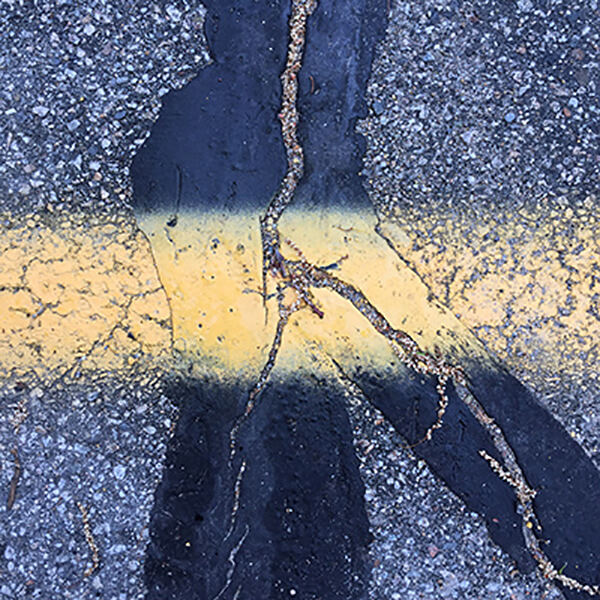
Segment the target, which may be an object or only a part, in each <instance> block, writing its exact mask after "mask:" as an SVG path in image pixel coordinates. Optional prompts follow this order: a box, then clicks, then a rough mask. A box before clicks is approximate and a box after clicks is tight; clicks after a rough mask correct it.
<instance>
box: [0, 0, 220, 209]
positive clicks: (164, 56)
mask: <svg viewBox="0 0 600 600" xmlns="http://www.w3.org/2000/svg"><path fill="white" fill-rule="evenodd" d="M204 14H205V10H204V8H203V7H202V6H201V5H199V4H198V3H196V2H191V1H188V0H173V1H171V2H165V1H157V2H142V3H135V2H128V1H127V0H113V1H111V2H106V1H100V0H96V1H93V0H87V1H84V0H78V1H72V0H53V1H51V2H50V1H45V0H41V1H39V0H38V1H36V2H2V3H0V154H1V155H2V157H3V158H2V160H1V161H0V198H1V205H0V210H5V211H11V212H12V213H13V214H15V213H20V212H27V211H30V210H32V209H39V208H42V207H48V206H49V207H51V208H52V209H53V210H57V209H60V208H61V207H62V206H63V205H64V206H65V207H66V208H70V209H72V208H79V209H85V208H90V207H93V208H94V210H95V211H100V210H103V209H106V210H108V209H110V210H114V209H115V207H118V206H119V205H124V204H125V203H126V202H127V200H128V198H129V196H130V186H129V182H128V177H129V164H130V161H131V159H132V157H133V155H134V154H135V152H136V150H137V149H138V148H139V147H140V145H141V144H143V142H144V140H145V139H146V137H147V136H148V134H149V131H150V127H151V125H152V123H153V122H154V121H155V120H156V118H157V117H158V112H159V109H160V98H161V97H162V96H164V95H165V94H166V93H167V92H169V91H170V90H172V89H175V88H179V87H181V86H182V85H184V84H185V83H187V82H188V81H189V80H190V79H191V77H192V76H193V75H194V74H195V73H196V72H197V71H198V69H199V68H200V67H201V66H203V65H205V64H207V62H208V60H209V56H208V52H207V47H206V41H205V39H204V33H203V23H204Z"/></svg>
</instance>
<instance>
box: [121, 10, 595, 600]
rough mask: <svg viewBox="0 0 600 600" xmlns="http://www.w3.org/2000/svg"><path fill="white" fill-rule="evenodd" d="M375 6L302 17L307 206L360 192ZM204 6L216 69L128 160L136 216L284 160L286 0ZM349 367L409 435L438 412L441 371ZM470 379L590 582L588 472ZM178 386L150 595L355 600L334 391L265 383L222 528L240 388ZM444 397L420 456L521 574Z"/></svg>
mask: <svg viewBox="0 0 600 600" xmlns="http://www.w3.org/2000/svg"><path fill="white" fill-rule="evenodd" d="M374 5H375V3H374V2H369V1H365V2H354V3H352V5H350V4H349V3H345V4H344V5H343V6H342V5H341V3H338V2H321V3H320V5H319V7H318V9H317V10H316V12H315V14H314V15H313V16H312V17H311V19H310V20H309V25H308V36H307V49H306V58H305V63H304V67H303V69H302V71H301V74H300V81H301V95H300V101H299V108H300V114H301V121H300V127H299V130H300V133H301V137H302V143H303V145H304V147H305V150H306V162H307V173H306V176H305V178H304V179H303V181H302V182H301V185H300V187H299V189H298V194H297V195H298V201H299V202H301V203H303V204H304V205H307V206H319V207H325V206H355V205H357V204H358V205H363V204H364V202H365V198H366V196H365V193H364V191H363V189H362V185H361V180H360V177H359V175H358V173H359V172H360V168H361V160H360V159H361V153H362V144H361V141H360V138H359V137H358V136H357V135H356V134H355V133H354V123H355V121H356V118H358V117H359V116H360V114H361V110H362V101H361V98H362V97H363V95H364V88H365V84H366V79H367V76H368V70H369V65H370V63H371V58H372V49H373V47H374V45H375V44H376V42H377V40H378V39H379V37H380V36H381V35H382V34H383V27H384V24H385V15H384V14H383V8H377V9H376V8H375V7H374ZM208 10H209V15H208V25H207V34H208V39H209V44H210V47H211V51H212V53H213V60H214V63H213V64H212V65H210V66H209V67H207V68H206V69H204V70H203V71H201V73H200V74H199V76H198V77H197V78H196V79H195V80H194V81H193V82H191V83H190V84H189V85H188V86H187V87H186V88H185V89H183V90H181V91H179V92H176V93H172V94H171V95H170V96H169V97H168V98H167V99H166V101H165V106H164V109H163V112H162V114H161V117H160V118H159V120H158V121H157V123H156V125H155V126H154V128H153V132H152V135H151V137H150V139H149V140H148V141H147V143H146V145H145V146H144V148H143V149H142V150H141V151H140V153H139V154H138V156H137V157H136V160H135V161H134V164H133V167H132V173H133V177H134V194H135V204H136V206H135V208H136V211H137V212H138V214H142V213H145V212H152V211H154V210H161V211H163V212H166V213H170V214H171V215H172V216H173V218H172V219H171V220H170V222H169V225H170V226H176V221H177V219H176V218H175V217H176V216H177V215H178V214H179V212H181V211H183V210H185V209H186V208H190V207H193V208H196V209H197V208H201V209H205V210H211V209H212V210H214V209H217V210H224V211H232V212H235V211H237V210H240V211H241V210H244V211H245V210H249V209H250V210H260V209H261V208H263V207H266V204H267V202H268V200H269V199H270V197H271V196H272V194H273V193H274V192H275V190H276V188H277V185H278V183H279V181H280V180H281V177H282V175H283V173H284V171H285V160H284V153H283V145H282V143H281V140H280V133H279V127H278V123H277V119H276V115H277V111H278V109H279V102H280V99H279V98H280V83H279V74H280V73H281V71H282V70H283V64H284V60H285V47H286V43H287V18H288V16H289V8H288V6H287V3H285V2H279V3H277V2H273V3H270V4H269V5H268V6H261V7H257V6H255V5H249V6H248V7H245V8H241V7H239V6H237V7H236V8H235V9H232V8H230V7H226V6H224V5H223V3H221V4H219V5H215V6H211V5H210V3H209V5H208ZM363 19H364V20H363ZM363 23H366V26H364V27H361V28H360V30H357V29H356V27H357V25H358V24H363ZM348 65H353V66H354V68H348ZM241 202H243V206H241V205H240V203H241ZM341 366H342V368H343V365H341ZM347 375H348V377H350V378H351V379H352V380H353V381H354V382H355V383H356V384H357V385H359V387H361V389H363V391H364V392H365V394H366V396H367V397H368V398H369V399H370V401H371V402H373V404H374V405H376V406H377V407H378V408H379V409H380V410H381V411H382V412H383V413H384V414H385V415H386V416H387V418H388V419H389V420H390V421H391V422H392V424H393V425H394V427H395V428H396V429H397V430H398V431H399V432H401V433H402V434H403V435H404V436H405V437H406V438H407V439H408V440H409V442H411V441H416V440H417V439H419V437H420V436H421V435H422V434H423V432H424V431H426V429H427V427H428V426H429V425H430V424H431V423H432V422H433V421H434V420H435V407H436V404H437V394H436V391H435V385H434V384H433V382H431V381H428V380H426V379H422V378H420V377H418V376H416V375H414V374H412V373H411V372H409V371H407V370H403V369H402V368H399V369H398V372H397V373H396V374H395V375H394V376H393V377H391V376H390V375H389V373H387V374H386V375H385V376H384V375H381V374H377V373H370V372H366V371H357V372H353V373H347ZM468 375H469V378H470V380H471V382H472V386H473V391H474V392H475V394H476V396H477V397H478V398H479V400H480V401H481V403H482V404H483V405H484V407H485V409H486V411H488V413H489V414H491V415H492V416H493V417H494V418H495V419H496V420H497V422H498V424H499V425H500V426H501V427H502V429H503V431H504V433H505V435H506V437H507V439H508V441H509V443H510V444H511V446H512V447H513V448H514V449H515V451H516V454H517V457H518V459H519V462H520V464H521V466H522V467H523V469H524V471H525V473H526V476H527V477H528V478H529V481H530V483H531V484H532V485H533V486H534V487H538V488H539V490H540V491H539V494H538V497H537V498H536V501H535V504H536V509H537V514H538V516H539V517H540V519H541V521H542V523H543V525H544V534H543V535H544V537H545V538H547V539H548V544H546V546H545V547H544V550H545V551H546V552H547V553H548V554H549V556H550V557H551V558H553V559H554V560H555V561H557V563H560V565H562V564H565V563H567V564H568V565H570V566H571V568H572V569H573V570H572V572H571V574H572V575H573V576H576V577H577V578H578V579H580V580H582V581H590V582H597V581H598V580H599V579H600V569H599V565H598V556H600V552H599V550H600V531H599V527H600V518H599V517H600V514H599V508H598V507H600V478H599V475H598V471H597V470H596V469H595V467H594V466H593V464H592V463H591V461H590V460H589V459H588V458H587V457H586V456H585V454H584V453H583V451H582V450H581V449H580V448H579V446H578V445H577V444H576V443H575V442H574V441H573V440H572V439H571V438H570V437H569V436H568V434H567V433H566V432H565V431H564V430H563V429H562V428H561V427H560V425H559V424H558V423H557V422H556V421H555V420H554V419H553V418H552V417H551V416H550V415H549V414H548V413H547V412H546V411H545V410H544V409H543V408H542V407H540V406H539V405H538V404H537V403H536V402H535V400H534V398H533V397H532V396H531V394H530V393H529V392H528V391H527V390H526V389H525V387H524V386H522V385H521V384H520V383H519V382H518V381H517V380H516V379H515V378H514V377H512V376H511V375H510V374H508V373H507V372H505V371H504V370H503V369H502V368H500V367H494V368H490V367H489V366H486V367H485V368H483V367H482V368H478V366H477V365H474V366H472V367H471V368H470V369H469V370H468ZM171 393H172V396H173V398H174V399H176V400H177V401H178V402H179V403H180V406H181V417H180V422H179V425H178V429H177V431H176V433H175V436H174V438H173V440H172V442H171V447H170V450H169V453H168V458H167V467H166V471H165V476H164V479H163V481H162V483H161V485H160V488H159V490H158V492H157V500H156V505H155V509H154V513H153V520H152V527H151V543H150V546H149V550H148V554H149V558H148V562H147V566H146V577H147V583H148V589H149V595H148V597H149V598H164V597H171V598H183V597H186V598H188V597H193V598H214V597H219V594H221V596H220V597H222V598H233V597H235V596H234V594H235V591H236V590H237V589H239V587H240V586H242V589H243V590H244V592H243V594H250V595H248V596H247V597H248V598H251V597H252V598H254V597H265V598H266V597H272V598H276V597H289V596H290V593H292V590H293V594H297V595H298V597H301V598H317V597H322V598H360V597H364V593H365V581H366V580H367V579H368V567H367V565H366V562H365V557H366V550H367V547H368V540H369V537H368V528H367V523H366V516H365V510H364V506H363V500H362V485H361V483H360V480H359V478H358V471H357V466H356V461H355V459H354V456H353V450H352V444H351V432H350V428H349V426H348V421H347V417H346V416H345V414H344V411H343V406H342V401H341V398H340V397H339V395H338V394H337V393H336V391H335V390H333V389H330V390H327V391H326V390H325V388H323V387H322V386H317V387H315V385H314V384H313V383H308V382H299V381H290V382H289V385H287V386H286V387H285V388H278V387H276V386H268V387H267V390H266V391H265V392H264V393H263V398H262V400H261V406H260V410H258V411H257V412H256V413H253V415H252V417H251V419H250V420H249V421H248V423H247V426H246V428H245V429H246V430H245V431H244V432H243V436H242V438H240V443H241V444H242V446H243V448H241V449H240V450H239V453H240V457H241V456H244V457H246V458H247V461H248V462H247V472H246V476H245V477H244V480H243V485H242V487H243V489H242V493H241V494H240V498H241V501H240V509H239V512H238V518H237V519H236V522H235V527H234V528H233V530H232V531H231V532H229V528H230V514H231V507H232V504H233V503H234V498H233V497H232V492H233V490H234V487H233V485H232V480H231V477H232V475H231V469H230V467H229V464H228V463H229V447H228V442H229V431H230V429H231V427H232V425H233V423H234V422H235V418H236V415H237V414H239V412H241V410H242V407H243V403H244V401H245V394H246V393H247V390H244V389H238V390H235V389H232V388H230V387H228V386H224V387H222V388H220V387H217V388H215V387H211V386H209V385H208V384H203V383H202V382H191V383H188V384H178V385H175V386H173V388H172V390H171ZM450 400H451V402H450V406H449V408H448V412H447V415H446V416H445V419H444V426H443V427H442V428H441V429H440V430H438V431H436V432H435V434H434V436H433V439H432V440H431V441H429V442H427V443H423V444H421V445H419V446H417V447H416V448H415V452H416V453H417V454H419V455H420V456H422V457H423V458H424V459H425V460H427V462H428V463H429V464H430V465H431V466H432V468H433V469H434V471H435V472H436V473H437V474H438V475H439V476H440V477H441V478H442V479H443V480H444V481H445V482H446V483H447V484H448V485H449V487H450V488H451V489H452V490H454V491H455V492H456V493H457V494H458V495H459V496H460V497H461V498H463V500H464V501H465V502H466V504H467V505H468V506H469V507H470V508H471V509H473V510H476V511H477V512H479V513H480V514H482V515H483V516H484V517H485V519H486V520H487V522H488V527H489V530H490V534H491V535H492V537H493V538H494V540H495V541H496V542H497V543H498V544H499V545H500V546H501V547H502V548H503V549H504V550H505V551H506V552H508V553H509V554H510V555H511V556H512V557H513V558H514V559H515V560H516V561H517V563H518V565H519V567H520V568H521V569H523V570H530V569H532V568H533V566H534V562H533V560H532V559H531V558H530V556H529V554H528V552H527V550H526V548H525V545H524V542H523V538H522V534H521V531H520V516H519V515H517V514H516V512H515V505H516V503H515V499H514V494H513V492H512V490H511V489H510V488H509V486H507V484H505V483H504V482H502V481H501V480H500V479H498V478H497V477H496V476H495V475H494V474H493V473H492V471H491V470H490V468H489V466H488V465H487V464H486V463H485V461H483V460H481V457H480V456H479V455H478V451H479V450H480V449H485V450H486V451H487V452H488V453H489V454H490V455H492V456H497V454H496V451H495V450H494V448H493V446H492V444H491V442H490V441H489V438H488V436H487V433H486V432H485V431H484V430H483V429H482V428H481V427H480V426H479V425H478V424H477V422H476V421H475V419H474V418H473V417H472V416H471V415H470V413H469V412H468V410H467V409H466V408H465V407H464V405H463V404H462V403H461V402H460V401H459V400H458V398H457V397H456V394H454V393H453V391H452V390H451V393H450ZM240 459H241V458H240ZM288 509H290V510H289V512H288ZM242 540H243V545H240V546H238V544H240V542H241V541H242ZM560 565H559V566H560ZM567 572H568V569H567ZM565 595H566V596H567V597H568V598H570V599H571V598H573V599H575V598H584V597H586V596H585V595H584V594H579V593H575V592H565ZM241 597H246V596H245V595H242V596H241Z"/></svg>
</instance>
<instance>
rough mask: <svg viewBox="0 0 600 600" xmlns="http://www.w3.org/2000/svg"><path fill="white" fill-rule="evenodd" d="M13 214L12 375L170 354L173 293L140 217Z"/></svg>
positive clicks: (1, 288)
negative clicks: (22, 216)
mask: <svg viewBox="0 0 600 600" xmlns="http://www.w3.org/2000/svg"><path fill="white" fill-rule="evenodd" d="M3 221H4V222H5V223H7V225H5V226H4V227H3V228H2V230H1V231H0V374H1V375H2V376H3V377H7V376H8V375H11V374H12V375H14V376H19V377H27V376H28V375H35V376H37V377H39V378H40V379H42V381H52V380H54V379H56V378H57V377H59V376H65V375H69V376H74V377H76V376H78V375H79V374H88V375H89V374H90V373H94V374H97V373H102V372H103V373H112V374H114V375H117V374H118V373H119V372H121V371H123V370H129V369H131V367H132V365H138V366H140V367H143V366H146V367H147V366H148V365H150V364H151V363H155V362H156V360H157V358H160V357H165V356H168V355H169V354H170V315H169V306H168V302H167V297H166V295H165V293H164V290H163V289H162V287H161V285H160V281H159V279H158V276H157V273H156V269H155V266H154V263H153V260H152V254H151V252H150V249H149V246H148V243H147V241H146V239H145V237H144V236H143V234H142V233H141V232H140V231H139V230H138V229H137V227H136V226H135V224H134V223H132V222H131V220H128V219H126V218H123V217H121V218H120V217H113V218H97V219H90V218H89V217H87V216H86V217H83V216H81V217H77V216H65V217H63V218H61V219H53V220H50V221H45V220H44V219H42V218H41V217H40V216H39V215H38V216H33V217H31V218H29V219H25V220H19V221H18V222H11V220H10V219H4V220H3Z"/></svg>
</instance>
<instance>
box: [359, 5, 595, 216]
mask: <svg viewBox="0 0 600 600" xmlns="http://www.w3.org/2000/svg"><path fill="white" fill-rule="evenodd" d="M599 44H600V12H599V10H598V2H597V1H596V0H593V1H577V0H576V1H574V2H566V1H563V0H556V1H550V0H537V1H536V2H533V1H530V0H523V1H519V2H499V1H497V0H487V1H485V0H484V1H480V2H467V1H463V0H424V1H423V2H404V1H398V2H393V3H392V12H391V18H390V26H389V29H388V33H387V36H386V39H385V42H384V43H383V44H382V47H381V49H380V52H379V54H378V57H377V59H376V62H375V68H374V74H373V77H372V78H371V83H370V88H369V104H370V113H371V115H372V117H370V118H368V119H366V120H365V122H364V124H363V130H364V132H365V133H366V134H367V135H368V136H369V138H370V143H369V148H368V155H367V164H366V169H365V172H366V174H367V176H368V177H369V178H370V180H371V186H372V189H373V191H374V198H375V200H376V202H377V203H378V205H379V206H380V208H381V209H382V210H383V211H389V210H390V209H391V208H392V206H391V204H392V203H393V202H396V203H397V202H398V201H399V202H401V203H405V204H406V205H407V206H416V207H429V209H431V210H436V209H440V208H443V209H444V210H445V211H448V210H455V211H459V212H460V211H467V212H471V213H472V211H475V210H482V209H489V208H490V207H496V208H499V209H500V210H499V211H498V212H501V211H502V210H506V211H510V212H514V211H515V210H518V208H519V207H520V206H522V205H528V206H532V205H533V206H535V205H537V204H538V203H540V202H543V203H544V205H546V206H547V205H548V204H549V203H551V204H554V205H555V206H564V205H565V204H566V203H567V202H568V203H569V205H570V206H578V205H583V204H584V203H585V200H586V198H588V197H589V196H590V195H597V193H598V188H599V184H600V155H599V154H598V146H599V142H600V96H599V91H600V90H599V86H600V54H599V52H598V48H599Z"/></svg>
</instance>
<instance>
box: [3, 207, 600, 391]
mask: <svg viewBox="0 0 600 600" xmlns="http://www.w3.org/2000/svg"><path fill="white" fill-rule="evenodd" d="M168 220H169V215H166V214H155V215H148V216H146V217H144V218H142V219H141V220H140V222H139V227H140V228H141V230H140V229H138V224H136V223H135V222H133V221H132V220H131V219H129V218H127V217H118V216H117V217H112V218H95V219H90V218H89V217H77V216H63V217H54V218H52V219H44V218H42V217H41V216H39V215H38V216H35V217H31V218H29V219H21V220H19V221H11V220H10V219H6V220H4V225H3V226H2V229H1V231H0V319H1V322H0V374H1V375H2V376H3V377H6V376H8V375H11V374H12V375H13V376H14V375H16V376H23V377H25V376H27V375H28V374H34V375H37V376H38V377H41V378H42V379H43V380H52V379H53V378H56V377H60V376H69V377H77V376H86V374H87V375H89V374H90V373H94V374H98V373H107V374H116V375H119V374H121V373H124V372H126V371H128V370H131V369H137V370H138V371H139V370H141V371H144V370H146V369H150V368H152V367H154V366H159V367H160V368H161V369H185V370H186V372H189V373H192V374H195V375H200V374H212V375H213V376H217V377H221V378H225V379H226V378H228V377H232V378H243V379H249V380H252V379H253V378H255V377H256V376H257V375H258V372H259V370H260V368H261V367H262V365H263V364H264V361H265V360H266V357H267V353H268V350H269V346H270V343H271V340H272V336H273V332H274V328H275V322H276V303H275V300H274V298H271V299H270V301H269V302H268V307H269V311H268V320H267V321H265V310H264V306H263V301H262V297H261V295H260V293H259V292H260V288H261V281H260V276H261V253H260V232H259V223H258V215H257V214H245V215H244V214H239V215H230V216H228V217H227V218H225V217H224V216H223V215H220V214H217V213H187V214H181V215H179V218H178V222H177V224H176V226H174V227H170V226H168V225H167V221H168ZM375 225H376V220H375V218H374V217H373V215H372V214H371V213H359V212H327V213H325V212H318V213H307V212H300V211H293V210H290V211H289V212H286V214H285V215H284V217H283V219H282V222H281V227H280V229H281V232H282V235H283V236H284V237H289V238H290V239H291V240H293V242H294V243H295V244H296V245H297V246H298V247H299V248H301V250H302V251H303V253H304V254H305V256H306V257H307V259H309V260H310V261H311V262H313V263H315V264H318V265H329V266H330V268H331V270H332V273H334V274H335V275H337V276H338V277H340V278H342V279H344V280H346V281H348V282H350V283H352V284H354V285H355V286H356V287H358V288H360V289H361V290H362V291H363V292H364V293H365V294H366V295H367V297H368V298H369V299H370V300H371V302H372V303H373V304H374V305H375V306H376V307H377V308H378V309H379V310H380V311H381V312H382V313H383V314H384V315H385V316H386V317H387V318H388V320H389V321H390V322H391V323H392V325H393V326H395V327H396V328H398V329H402V330H404V331H406V332H408V333H409V334H410V335H411V336H413V337H414V339H415V340H416V341H417V342H418V343H419V344H420V345H421V347H422V348H423V349H428V350H430V351H431V350H433V347H434V346H436V345H437V346H438V347H440V349H441V350H442V351H443V352H444V353H445V354H446V355H447V356H449V358H450V360H451V362H454V363H460V362H461V361H462V360H463V359H464V357H465V355H469V356H470V357H471V358H472V359H476V360H478V361H485V360H488V359H487V358H485V352H484V350H483V347H482V345H481V344H480V343H479V341H478V340H477V339H476V338H475V337H474V336H473V335H472V333H471V332H470V331H469V330H470V329H471V330H473V331H474V332H475V333H476V334H477V336H478V337H479V338H480V339H481V340H482V341H483V342H484V343H485V345H486V346H487V348H488V349H491V350H492V351H493V352H494V353H495V354H496V355H497V356H498V357H499V358H500V359H501V360H504V361H508V363H509V364H510V365H511V366H513V368H515V369H516V370H518V371H519V373H520V374H521V375H522V376H523V375H525V376H526V375H527V374H528V373H529V375H530V376H531V377H533V379H535V377H536V376H538V375H537V374H539V372H540V368H542V367H543V369H544V373H553V374H560V373H561V372H562V370H564V369H565V368H573V369H577V368H579V367H582V365H586V366H589V365H590V364H593V363H596V364H597V357H596V356H597V355H596V353H597V351H598V350H597V349H598V346H597V339H598V333H599V324H600V321H599V320H598V317H597V314H598V311H597V309H598V308H600V307H599V306H598V304H599V301H598V296H597V295H596V291H595V290H596V286H597V285H600V284H598V283H597V282H598V281H600V270H599V268H598V263H599V240H598V235H597V233H596V229H595V227H594V224H592V223H587V224H585V226H584V225H583V224H581V225H580V226H578V227H577V228H576V231H577V236H576V241H574V240H575V238H573V237H571V238H566V237H565V236H564V235H558V233H557V231H556V230H555V229H554V230H551V229H550V228H540V227H537V226H536V225H535V219H534V220H533V221H532V226H531V227H530V228H523V227H522V226H519V227H517V225H515V224H514V223H512V224H511V222H510V221H506V222H505V223H504V224H503V225H502V226H499V225H497V224H495V223H486V222H485V221H481V222H478V223H461V224H457V223H452V222H447V223H446V224H444V226H439V227H438V228H437V229H436V230H435V231H433V234H432V235H430V237H428V238H427V240H425V238H424V237H423V236H422V235H420V234H419V231H422V229H421V230H417V229H415V228H414V227H413V228H411V226H410V223H408V222H404V223H403V222H402V219H401V218H399V219H398V220H397V221H396V222H395V223H392V222H391V221H387V222H385V223H384V224H383V226H382V230H383V232H384V233H385V235H386V237H387V238H388V240H387V241H386V240H385V239H384V238H383V237H381V236H380V235H378V234H377V233H376V232H375ZM420 225H421V226H423V224H422V223H421V224H420ZM430 233H431V232H430ZM559 233H564V232H559ZM567 239H571V240H572V241H571V242H567V241H565V240H567ZM432 240H434V241H432ZM558 240H561V241H560V244H562V245H559V241H558ZM388 242H390V243H391V246H392V247H393V248H392V247H390V245H389V244H388ZM394 249H395V251H394ZM283 251H284V253H286V254H287V255H288V256H290V257H294V255H295V250H294V249H293V248H292V247H291V246H288V245H287V244H286V243H285V242H284V244H283ZM409 265H410V266H409ZM269 289H270V292H273V291H274V287H273V282H271V283H270V286H269ZM314 294H315V298H316V301H317V304H318V305H319V307H320V308H321V310H322V311H323V313H324V317H323V319H320V318H319V317H318V316H317V315H316V314H314V313H313V312H312V311H310V310H308V309H304V310H302V311H301V312H299V313H297V314H295V315H294V316H293V317H292V318H291V320H290V324H289V326H288V328H287V329H286V332H285V336H284V342H283V346H282V349H281V355H280V360H279V362H278V370H279V372H285V371H287V370H289V369H297V368H300V367H303V368H304V367H306V366H310V367H311V369H312V368H313V367H314V366H316V365H322V364H324V363H326V362H327V361H328V358H327V357H331V358H333V359H335V360H336V361H338V362H339V363H341V364H346V365H349V364H350V363H360V364H361V365H362V366H363V368H370V367H376V368H377V369H379V370H386V369H394V368H395V362H396V361H395V359H394V357H393V355H392V353H391V351H390V349H389V347H388V345H387V342H386V341H385V340H384V339H383V338H382V337H381V336H379V335H378V334H376V333H375V332H374V331H373V329H372V327H371V326H370V324H369V323H368V322H367V321H366V320H365V319H364V317H362V316H361V315H360V314H359V313H358V311H356V309H354V307H352V305H350V304H349V303H348V302H347V301H346V300H344V299H343V298H340V297H339V296H337V295H336V294H334V293H333V292H331V291H328V290H315V292H314ZM436 298H437V299H436ZM444 304H445V305H447V306H448V307H449V309H446V308H444V307H443V305H444ZM517 349H518V350H517ZM534 383H535V381H534Z"/></svg>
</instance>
